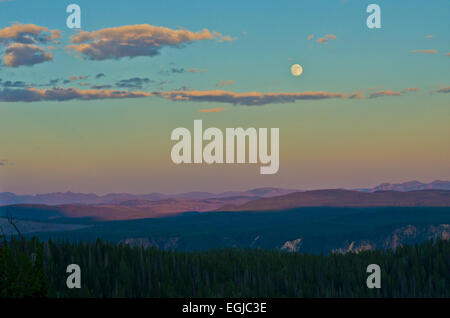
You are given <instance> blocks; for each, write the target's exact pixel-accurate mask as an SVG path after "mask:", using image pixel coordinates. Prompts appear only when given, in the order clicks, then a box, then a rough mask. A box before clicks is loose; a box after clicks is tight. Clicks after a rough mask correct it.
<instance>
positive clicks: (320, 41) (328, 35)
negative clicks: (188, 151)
mask: <svg viewBox="0 0 450 318" xmlns="http://www.w3.org/2000/svg"><path fill="white" fill-rule="evenodd" d="M328 40H336V35H334V34H326V35H325V36H324V37H323V38H318V39H317V42H318V43H326V42H327V41H328Z"/></svg>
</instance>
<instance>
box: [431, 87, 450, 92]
mask: <svg viewBox="0 0 450 318" xmlns="http://www.w3.org/2000/svg"><path fill="white" fill-rule="evenodd" d="M431 92H432V93H450V86H448V87H443V88H440V89H436V90H434V91H431Z"/></svg>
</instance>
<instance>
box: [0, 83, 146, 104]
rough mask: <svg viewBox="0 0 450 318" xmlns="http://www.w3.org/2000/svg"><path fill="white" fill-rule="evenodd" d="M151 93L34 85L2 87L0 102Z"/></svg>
mask: <svg viewBox="0 0 450 318" xmlns="http://www.w3.org/2000/svg"><path fill="white" fill-rule="evenodd" d="M152 95H153V94H152V93H148V92H140V91H134V92H129V91H118V90H101V89H78V88H51V89H38V88H34V87H30V88H26V89H3V90H0V102H38V101H67V100H73V99H80V100H94V99H109V98H111V99H117V98H138V97H148V96H152Z"/></svg>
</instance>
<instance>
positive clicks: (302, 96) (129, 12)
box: [0, 0, 450, 194]
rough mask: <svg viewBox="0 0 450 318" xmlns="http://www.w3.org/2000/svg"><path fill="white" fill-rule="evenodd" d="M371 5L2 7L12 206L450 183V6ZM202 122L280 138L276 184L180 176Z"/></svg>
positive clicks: (5, 149) (211, 173)
mask: <svg viewBox="0 0 450 318" xmlns="http://www.w3.org/2000/svg"><path fill="white" fill-rule="evenodd" d="M71 3H76V4H78V5H79V6H80V8H81V29H78V30H76V29H69V28H68V27H67V25H66V19H67V17H68V15H69V13H66V7H67V6H68V5H69V4H71ZM370 3H373V2H366V1H355V0H347V1H344V0H335V1H264V0H263V1H257V2H256V1H237V0H228V1H206V0H204V1H203V0H202V1H201V0H198V1H182V0H180V1H173V0H168V1H138V0H136V1H132V2H111V1H101V0H97V1H57V2H56V1H51V0H49V1H46V0H42V1H25V0H11V1H0V79H1V81H0V192H4V191H10V192H15V193H47V192H59V191H73V192H93V193H98V194H105V193H110V192H129V193H150V192H165V193H175V192H187V191H226V190H240V189H249V188H256V187H266V186H271V187H272V186H273V187H285V188H295V189H317V188H336V187H342V188H357V187H368V186H375V185H377V184H379V183H382V182H393V183H398V182H404V181H410V180H419V181H423V182H430V181H433V180H435V179H441V180H449V179H450V125H449V122H450V98H449V92H450V79H449V74H450V72H449V71H450V66H449V65H450V64H449V62H450V41H449V39H450V22H449V21H450V19H449V18H450V17H449V14H450V2H449V1H447V0H442V1H441V0H436V1H378V0H377V1H376V2H375V3H376V4H378V5H379V6H380V8H381V28H380V29H369V28H368V27H367V25H366V19H367V17H368V16H369V13H367V12H366V7H367V5H368V4H370ZM293 64H300V65H301V66H302V67H303V73H302V74H301V75H300V76H293V75H292V74H291V72H290V68H291V66H292V65H293ZM195 119H201V120H203V126H204V127H205V128H206V127H218V128H220V129H225V128H228V127H233V128H235V127H243V128H248V127H255V128H262V127H264V128H272V127H277V128H279V129H280V168H279V171H278V173H276V174H273V175H261V174H260V173H259V166H260V165H259V164H212V165H207V164H195V165H194V164H192V165H188V164H181V165H176V164H174V163H173V162H172V160H171V158H170V152H171V148H172V146H173V145H174V143H175V142H173V141H171V140H170V135H171V132H172V130H173V129H175V128H177V127H186V128H188V129H190V130H191V131H192V130H193V123H194V120H195Z"/></svg>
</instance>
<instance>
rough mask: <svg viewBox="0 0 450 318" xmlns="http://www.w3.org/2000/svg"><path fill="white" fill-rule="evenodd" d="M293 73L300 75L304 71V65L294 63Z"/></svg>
mask: <svg viewBox="0 0 450 318" xmlns="http://www.w3.org/2000/svg"><path fill="white" fill-rule="evenodd" d="M291 73H292V75H294V76H299V75H300V74H302V73H303V67H301V65H300V64H294V65H292V66H291Z"/></svg>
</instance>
